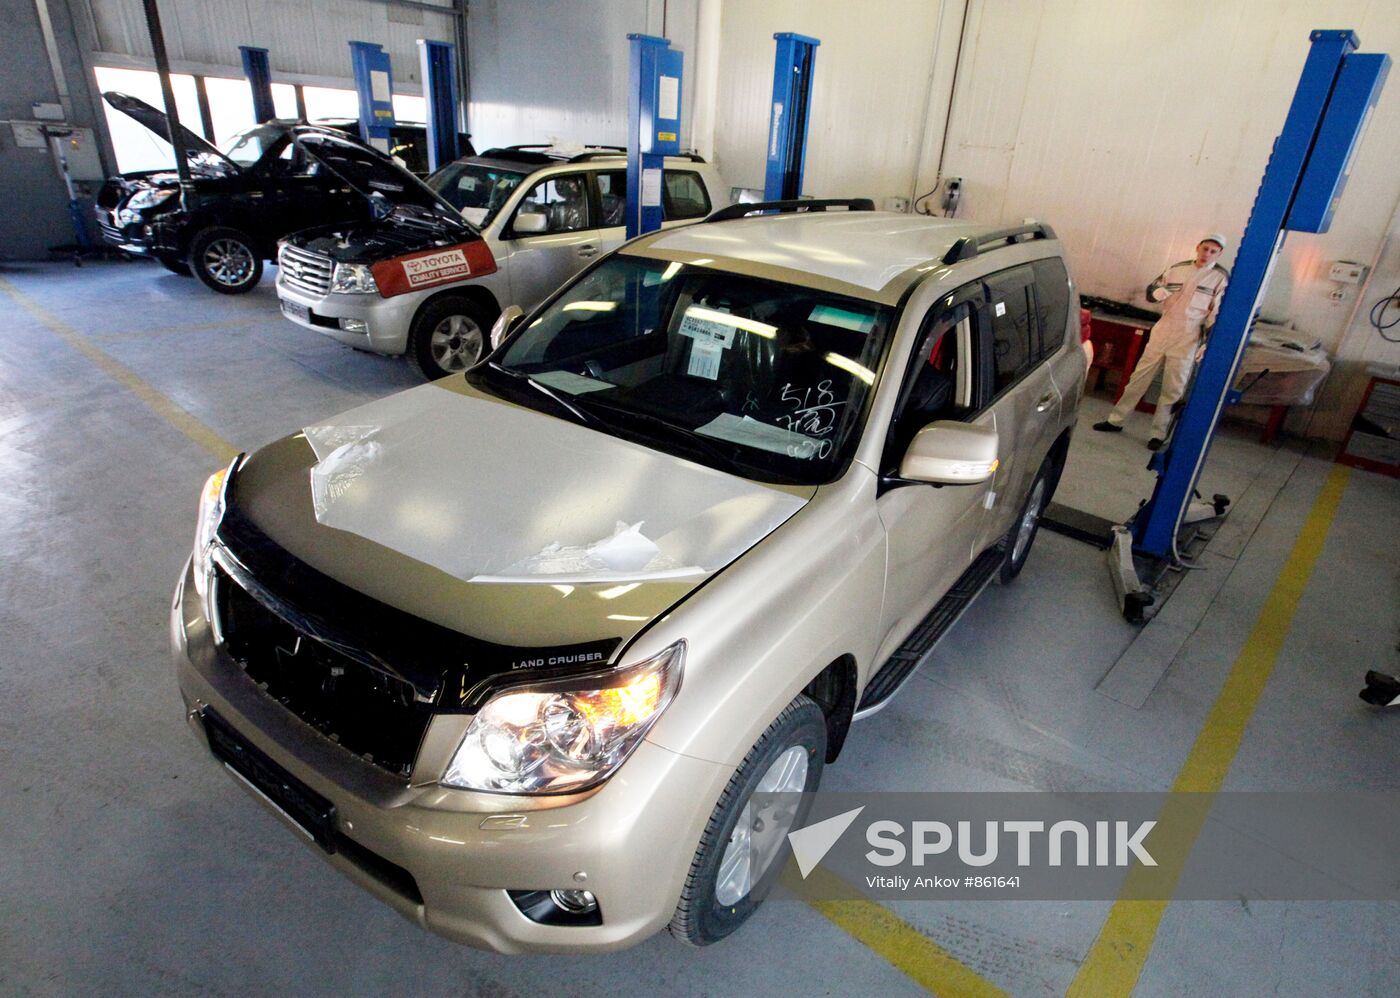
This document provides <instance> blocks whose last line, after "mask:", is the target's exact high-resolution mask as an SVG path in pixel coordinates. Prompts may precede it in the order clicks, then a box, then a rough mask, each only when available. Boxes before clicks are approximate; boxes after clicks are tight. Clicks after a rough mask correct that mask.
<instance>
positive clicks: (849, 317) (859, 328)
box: [807, 305, 875, 333]
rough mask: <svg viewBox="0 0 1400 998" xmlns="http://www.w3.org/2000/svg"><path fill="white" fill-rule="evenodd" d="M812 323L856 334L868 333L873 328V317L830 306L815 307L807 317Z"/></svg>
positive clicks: (864, 313)
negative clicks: (848, 330) (847, 330)
mask: <svg viewBox="0 0 1400 998" xmlns="http://www.w3.org/2000/svg"><path fill="white" fill-rule="evenodd" d="M807 318H808V319H809V320H811V321H812V322H820V323H821V324H822V325H824V326H835V327H836V328H838V329H850V330H852V331H854V332H857V333H868V332H870V331H871V330H872V329H874V328H875V316H873V315H871V314H869V313H868V312H852V311H849V310H847V309H844V308H835V307H833V306H831V305H817V306H815V307H814V308H813V309H812V314H811V315H809V316H808V317H807Z"/></svg>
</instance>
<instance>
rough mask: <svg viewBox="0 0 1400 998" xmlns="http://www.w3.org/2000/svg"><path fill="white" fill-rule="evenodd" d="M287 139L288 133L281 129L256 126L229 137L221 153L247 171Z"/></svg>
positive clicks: (221, 146) (221, 145)
mask: <svg viewBox="0 0 1400 998" xmlns="http://www.w3.org/2000/svg"><path fill="white" fill-rule="evenodd" d="M285 137H286V132H285V131H284V130H283V129H281V128H276V127H274V126H272V125H256V126H254V127H253V128H245V129H244V130H243V131H241V132H238V133H237V134H235V135H231V136H229V137H228V138H227V139H225V140H224V141H223V142H222V143H221V144H220V145H219V151H220V152H221V153H223V154H224V155H225V156H227V157H228V158H229V159H231V160H233V161H234V162H235V163H237V164H238V165H239V166H241V167H243V168H244V169H247V168H248V167H250V166H252V165H253V164H254V163H256V162H257V161H258V160H260V159H262V158H263V155H264V154H265V153H266V152H267V151H268V150H269V149H271V148H272V147H273V146H275V145H276V144H277V143H278V142H280V141H281V140H282V139H283V138H285Z"/></svg>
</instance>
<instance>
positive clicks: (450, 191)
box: [427, 162, 526, 227]
mask: <svg viewBox="0 0 1400 998" xmlns="http://www.w3.org/2000/svg"><path fill="white" fill-rule="evenodd" d="M525 177H526V174H525V173H523V172H520V171H517V170H503V169H501V168H500V167H496V166H486V165H485V164H482V163H462V162H457V163H449V164H448V165H447V166H444V167H443V168H442V169H441V170H438V171H437V172H436V173H434V174H433V175H432V176H431V177H429V178H428V180H427V184H428V186H429V187H431V188H432V189H433V190H435V191H437V192H438V193H439V194H440V195H442V197H443V198H444V199H445V200H446V201H447V203H448V204H450V205H452V207H454V208H456V209H457V210H458V211H460V212H461V213H462V217H463V218H465V219H466V220H467V221H468V222H471V223H472V224H473V225H475V226H478V227H480V226H484V225H486V224H488V223H489V222H490V221H491V219H493V218H495V217H496V213H497V212H499V211H500V210H501V209H502V208H503V207H504V206H505V203H506V201H508V200H509V199H510V196H511V194H512V193H514V191H515V189H516V188H517V187H519V186H520V184H521V182H522V181H523V180H524V179H525Z"/></svg>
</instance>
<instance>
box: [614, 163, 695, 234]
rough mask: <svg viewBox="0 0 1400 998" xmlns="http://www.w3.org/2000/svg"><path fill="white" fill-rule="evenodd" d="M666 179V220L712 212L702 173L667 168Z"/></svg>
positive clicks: (663, 202) (663, 204)
mask: <svg viewBox="0 0 1400 998" xmlns="http://www.w3.org/2000/svg"><path fill="white" fill-rule="evenodd" d="M624 176H625V175H624ZM665 181H666V182H665V188H664V193H663V198H662V210H663V213H664V216H665V218H666V221H668V222H670V221H673V220H675V219H678V218H703V217H704V216H706V215H708V214H709V213H710V198H709V195H707V194H706V193H705V185H704V184H702V183H701V182H700V174H698V173H694V172H691V171H690V170H667V171H666V175H665ZM624 191H625V188H624Z"/></svg>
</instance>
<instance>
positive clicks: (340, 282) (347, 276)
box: [331, 263, 379, 295]
mask: <svg viewBox="0 0 1400 998" xmlns="http://www.w3.org/2000/svg"><path fill="white" fill-rule="evenodd" d="M331 290H332V291H335V292H338V293H340V294H343V295H368V294H375V293H376V292H378V291H379V285H378V284H375V283H374V275H373V274H372V273H370V270H369V268H368V267H366V266H365V265H364V264H363V263H337V264H336V265H335V272H334V273H332V274H331Z"/></svg>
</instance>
